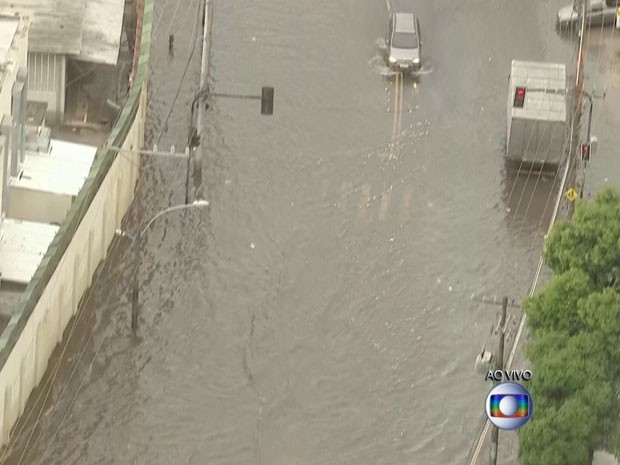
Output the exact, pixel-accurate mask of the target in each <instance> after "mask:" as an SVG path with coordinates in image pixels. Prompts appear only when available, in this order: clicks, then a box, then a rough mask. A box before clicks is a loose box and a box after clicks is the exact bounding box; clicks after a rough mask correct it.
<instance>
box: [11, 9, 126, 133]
mask: <svg viewBox="0 0 620 465" xmlns="http://www.w3.org/2000/svg"><path fill="white" fill-rule="evenodd" d="M0 11H9V12H11V13H15V14H18V15H20V16H28V17H29V18H30V20H31V28H30V38H29V47H28V70H29V72H28V92H29V96H30V100H31V101H38V102H41V103H45V104H46V105H47V107H46V114H47V120H48V122H50V123H52V124H55V123H62V122H63V121H64V115H65V110H66V107H67V105H73V106H76V108H74V109H73V110H72V111H73V113H76V112H77V113H80V112H83V113H84V114H86V112H87V109H81V108H79V106H80V105H83V103H81V102H83V101H84V96H82V95H79V94H80V88H79V87H77V88H76V90H75V92H72V90H73V89H72V86H73V85H74V84H75V83H76V82H79V81H80V80H81V79H82V78H84V77H85V76H87V75H89V74H92V73H96V72H97V69H98V67H101V66H115V65H116V63H117V60H118V53H119V47H120V40H121V30H122V23H123V11H124V0H55V1H49V0H0ZM74 87H75V86H74ZM68 100H69V102H68Z"/></svg>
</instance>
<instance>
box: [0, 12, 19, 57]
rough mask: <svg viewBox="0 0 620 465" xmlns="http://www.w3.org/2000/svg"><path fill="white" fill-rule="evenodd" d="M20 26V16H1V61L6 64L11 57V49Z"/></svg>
mask: <svg viewBox="0 0 620 465" xmlns="http://www.w3.org/2000/svg"><path fill="white" fill-rule="evenodd" d="M18 27H19V18H16V17H14V16H0V63H2V64H4V63H6V62H7V61H8V59H9V51H10V50H11V45H12V44H13V38H14V37H15V33H16V32H17V28H18Z"/></svg>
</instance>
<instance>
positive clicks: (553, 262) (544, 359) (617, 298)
mask: <svg viewBox="0 0 620 465" xmlns="http://www.w3.org/2000/svg"><path fill="white" fill-rule="evenodd" d="M544 258H545V262H546V264H547V266H549V267H550V268H551V269H552V270H553V271H554V277H553V279H552V281H551V283H550V284H549V285H548V286H547V287H546V288H545V289H544V290H543V291H541V292H540V293H538V294H537V295H536V296H534V297H533V298H530V299H526V301H525V302H524V311H525V312H526V314H527V315H528V327H529V329H530V334H531V339H530V340H529V341H528V344H527V347H526V355H527V357H528V358H529V360H530V361H531V363H532V371H533V372H534V378H533V379H532V381H531V383H530V390H531V392H532V396H533V398H534V402H535V410H534V415H533V418H532V420H531V422H530V423H529V424H528V425H526V426H525V427H524V428H523V429H522V430H521V431H520V439H521V447H520V451H519V455H520V465H534V464H536V465H538V464H542V463H544V464H545V465H555V464H557V465H560V464H561V465H586V464H587V465H589V464H590V463H591V460H592V452H593V451H594V450H596V449H599V448H607V450H609V451H611V452H614V453H615V454H616V455H617V456H618V455H620V416H619V412H620V404H619V401H618V393H617V390H618V386H619V385H620V344H618V341H620V193H619V192H618V191H615V190H613V189H606V190H604V191H602V192H601V193H600V194H599V195H597V196H596V198H595V199H594V201H592V202H590V203H579V204H578V205H577V208H576V211H575V215H574V216H573V218H572V221H571V222H570V223H568V222H564V223H560V224H557V225H556V226H555V227H554V228H553V230H552V232H551V234H550V235H549V237H548V238H547V240H546V242H545V252H544Z"/></svg>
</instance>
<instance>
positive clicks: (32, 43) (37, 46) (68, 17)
mask: <svg viewBox="0 0 620 465" xmlns="http://www.w3.org/2000/svg"><path fill="white" fill-rule="evenodd" d="M0 9H2V10H6V11H10V12H11V13H18V14H19V15H22V16H28V17H30V20H31V22H32V24H31V27H30V34H29V37H28V42H29V45H28V48H29V50H30V51H32V52H46V53H59V54H70V55H77V54H79V53H80V49H81V47H82V26H83V24H84V14H85V11H86V0H0Z"/></svg>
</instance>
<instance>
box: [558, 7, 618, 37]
mask: <svg viewBox="0 0 620 465" xmlns="http://www.w3.org/2000/svg"><path fill="white" fill-rule="evenodd" d="M618 6H620V0H592V1H591V2H590V4H589V6H588V8H587V10H586V26H587V27H590V26H612V25H614V24H615V23H616V16H617V8H618ZM581 9H582V4H581V2H579V1H576V2H575V3H573V4H572V5H567V6H565V7H563V8H560V11H558V17H557V20H556V28H557V29H559V30H570V29H578V28H579V26H580V22H581Z"/></svg>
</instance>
